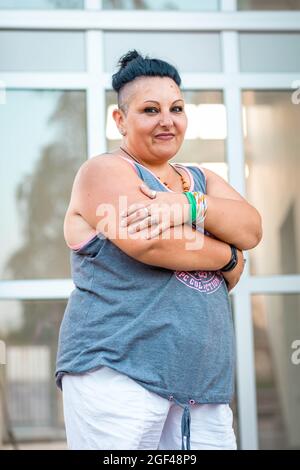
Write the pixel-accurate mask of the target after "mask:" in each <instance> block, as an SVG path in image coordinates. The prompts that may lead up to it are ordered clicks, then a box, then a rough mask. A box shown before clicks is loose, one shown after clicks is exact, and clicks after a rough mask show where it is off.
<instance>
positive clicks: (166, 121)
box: [159, 114, 173, 127]
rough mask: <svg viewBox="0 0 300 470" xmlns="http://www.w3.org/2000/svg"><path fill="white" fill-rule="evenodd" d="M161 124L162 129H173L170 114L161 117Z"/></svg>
mask: <svg viewBox="0 0 300 470" xmlns="http://www.w3.org/2000/svg"><path fill="white" fill-rule="evenodd" d="M159 123H160V125H161V126H162V127H171V126H172V125H173V119H172V117H171V116H170V115H169V114H164V115H163V116H161V119H160V121H159Z"/></svg>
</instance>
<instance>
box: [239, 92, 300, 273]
mask: <svg viewBox="0 0 300 470" xmlns="http://www.w3.org/2000/svg"><path fill="white" fill-rule="evenodd" d="M295 93H296V92H295ZM243 104H244V108H245V109H244V119H245V128H246V133H247V136H246V138H245V158H246V176H247V180H246V190H247V197H248V199H249V201H251V202H252V204H253V205H254V206H255V207H257V209H258V210H259V211H260V214H261V215H262V219H263V229H264V233H263V240H262V241H261V243H260V244H259V245H258V247H257V248H255V250H253V251H250V260H251V273H252V274H258V275H268V274H297V273H299V272H300V258H299V256H300V237H299V223H300V191H299V181H300V159H299V147H300V134H299V123H300V106H299V105H297V104H296V102H295V104H293V103H292V94H291V92H290V91H246V92H244V93H243ZM270 254H271V256H270Z"/></svg>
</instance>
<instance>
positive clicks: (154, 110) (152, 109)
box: [145, 106, 183, 114]
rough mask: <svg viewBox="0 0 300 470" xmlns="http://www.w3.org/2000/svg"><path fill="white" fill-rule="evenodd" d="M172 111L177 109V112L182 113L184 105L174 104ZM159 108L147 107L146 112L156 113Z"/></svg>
mask: <svg viewBox="0 0 300 470" xmlns="http://www.w3.org/2000/svg"><path fill="white" fill-rule="evenodd" d="M172 111H175V112H176V113H182V111H183V107H182V106H174V107H173V108H172ZM158 112H159V110H158V109H157V108H145V113H148V114H155V113H158Z"/></svg>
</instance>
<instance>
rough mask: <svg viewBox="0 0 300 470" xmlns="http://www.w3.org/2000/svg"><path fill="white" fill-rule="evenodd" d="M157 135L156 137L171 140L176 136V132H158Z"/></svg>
mask: <svg viewBox="0 0 300 470" xmlns="http://www.w3.org/2000/svg"><path fill="white" fill-rule="evenodd" d="M155 137H156V139H160V140H171V139H173V138H174V137H175V136H174V134H158V135H156V136H155Z"/></svg>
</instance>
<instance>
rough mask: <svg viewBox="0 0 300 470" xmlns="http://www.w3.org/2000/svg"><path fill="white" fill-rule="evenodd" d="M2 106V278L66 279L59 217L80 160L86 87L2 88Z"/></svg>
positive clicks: (66, 260) (66, 252) (83, 153)
mask: <svg viewBox="0 0 300 470" xmlns="http://www.w3.org/2000/svg"><path fill="white" fill-rule="evenodd" d="M6 98H7V101H6V104H5V105H4V106H0V149H1V150H0V152H1V159H0V188H1V189H0V192H1V198H2V199H1V200H2V201H3V202H4V203H3V204H2V207H1V210H2V214H1V217H2V224H1V231H0V240H1V246H2V247H4V246H5V250H4V249H2V250H1V252H0V277H1V278H2V279H36V278H39V279H40V278H41V279H45V278H69V277H70V271H69V249H68V248H67V247H66V244H65V241H64V237H63V220H64V216H65V212H66V209H67V207H68V204H69V201H70V194H71V188H72V184H73V180H74V176H75V173H76V172H77V170H78V168H79V166H80V165H81V164H82V163H83V161H84V160H85V159H86V154H87V150H86V110H85V93H84V92H81V91H49V90H47V91H23V90H18V91H17V90H13V91H12V90H11V91H8V92H7V97H6Z"/></svg>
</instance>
